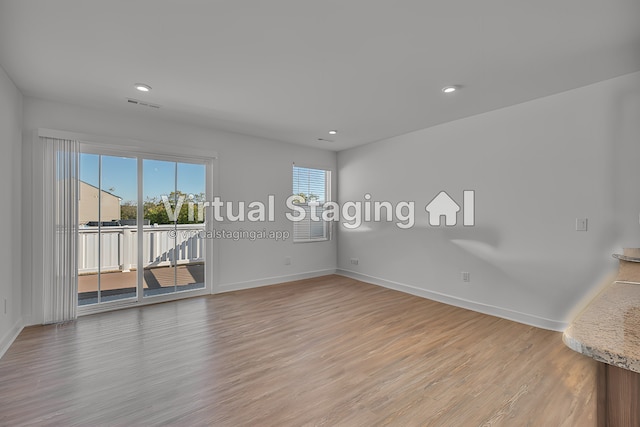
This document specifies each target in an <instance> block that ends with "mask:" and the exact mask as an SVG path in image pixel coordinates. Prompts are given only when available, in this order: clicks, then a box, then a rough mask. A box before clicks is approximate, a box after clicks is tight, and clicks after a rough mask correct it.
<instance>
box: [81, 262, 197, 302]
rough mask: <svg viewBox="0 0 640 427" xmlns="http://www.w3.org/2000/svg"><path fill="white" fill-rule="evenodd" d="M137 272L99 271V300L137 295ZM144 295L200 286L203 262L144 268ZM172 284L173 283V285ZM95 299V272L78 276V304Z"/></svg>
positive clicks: (96, 288)
mask: <svg viewBox="0 0 640 427" xmlns="http://www.w3.org/2000/svg"><path fill="white" fill-rule="evenodd" d="M137 276H138V272H137V271H135V270H132V271H129V272H126V273H125V272H120V271H116V272H111V273H101V274H100V291H101V292H100V293H101V301H102V302H106V301H113V300H119V299H124V298H133V297H135V296H136V283H137ZM143 277H144V279H143V280H144V283H143V287H144V295H145V296H151V295H159V294H165V293H170V292H175V291H186V290H191V289H201V288H203V287H204V264H203V263H197V264H185V265H179V266H177V267H176V268H174V267H154V268H145V269H144V275H143ZM174 285H175V286H174ZM97 302H98V275H97V274H85V275H81V276H79V277H78V304H79V305H88V304H95V303H97Z"/></svg>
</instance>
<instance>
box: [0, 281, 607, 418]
mask: <svg viewBox="0 0 640 427" xmlns="http://www.w3.org/2000/svg"><path fill="white" fill-rule="evenodd" d="M595 375H596V363H595V361H593V360H591V359H589V358H586V357H584V356H581V355H579V354H577V353H575V352H573V351H571V350H569V349H568V348H566V347H565V346H564V345H563V343H562V340H561V334H560V333H558V332H550V331H546V330H541V329H537V328H533V327H529V326H525V325H522V324H518V323H514V322H510V321H508V320H503V319H498V318H495V317H491V316H487V315H483V314H478V313H475V312H471V311H467V310H463V309H459V308H455V307H451V306H447V305H444V304H440V303H436V302H433V301H429V300H426V299H422V298H419V297H415V296H411V295H407V294H403V293H400V292H396V291H392V290H388V289H384V288H380V287H377V286H373V285H369V284H365V283H362V282H358V281H355V280H352V279H348V278H345V277H341V276H326V277H322V278H317V279H311V280H305V281H299V282H293V283H289V284H283V285H276V286H269V287H264V288H258V289H252V290H246V291H239V292H233V293H227V294H220V295H214V296H209V297H201V298H193V299H188V300H182V301H178V302H170V303H164V304H158V305H153V306H146V307H142V308H135V309H127V310H121V311H117V312H112V313H103V314H98V315H92V316H86V317H82V318H80V319H79V320H77V321H75V322H70V323H67V324H64V325H58V326H53V325H52V326H37V327H29V328H26V329H25V330H24V331H23V332H22V333H21V334H20V336H19V337H18V339H17V340H16V342H15V343H14V344H13V345H12V346H11V348H10V349H9V350H8V352H7V353H6V354H5V356H4V357H3V358H2V359H0V425H3V426H23V425H34V426H48V425H50V426H100V425H114V426H136V425H143V426H151V425H178V426H198V425H211V426H234V427H236V426H260V427H263V426H314V425H322V426H378V425H380V426H384V425H394V426H396V425H397V426H456V427H460V426H567V427H568V426H571V427H573V426H578V427H588V426H594V425H595V424H596V421H595V420H596V403H597V402H596V400H597V399H596V394H595V390H596V377H595Z"/></svg>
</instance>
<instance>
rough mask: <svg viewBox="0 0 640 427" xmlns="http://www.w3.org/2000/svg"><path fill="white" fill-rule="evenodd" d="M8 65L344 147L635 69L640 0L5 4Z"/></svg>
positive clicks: (76, 99) (175, 113)
mask: <svg viewBox="0 0 640 427" xmlns="http://www.w3.org/2000/svg"><path fill="white" fill-rule="evenodd" d="M0 65H1V66H2V67H3V68H4V69H5V71H6V72H7V73H8V74H9V76H10V77H11V78H12V79H13V81H14V82H15V84H16V85H17V86H18V87H19V88H20V90H21V91H22V92H23V93H24V94H25V95H29V96H35V97H40V98H46V99H54V100H60V101H66V102H71V103H75V104H80V105H86V106H96V107H101V108H109V109H119V110H121V111H127V112H130V113H131V114H138V113H139V114H145V115H157V116H159V117H162V118H174V119H178V120H181V121H187V122H190V123H196V124H202V125H206V126H210V127H214V128H218V129H224V130H230V131H235V132H241V133H245V134H250V135H257V136H261V137H266V138H272V139H277V140H283V141H288V142H292V143H298V144H304V145H311V146H316V147H322V148H327V149H331V150H342V149H345V148H349V147H353V146H356V145H360V144H365V143H368V142H372V141H376V140H380V139H383V138H387V137H391V136H395V135H399V134H403V133H406V132H410V131H413V130H417V129H421V128H425V127H429V126H433V125H435V124H438V123H443V122H447V121H451V120H455V119H459V118H462V117H466V116H470V115H473V114H478V113H482V112H485V111H490V110H494V109H496V108H500V107H504V106H508V105H513V104H517V103H520V102H524V101H527V100H531V99H534V98H539V97H542V96H546V95H550V94H553V93H557V92H561V91H565V90H568V89H572V88H576V87H580V86H584V85H587V84H590V83H595V82H597V81H601V80H605V79H608V78H612V77H616V76H619V75H623V74H627V73H630V72H634V71H638V70H640V0H535V1H534V0H527V1H524V0H485V1H478V0H448V1H446V0H443V1H437V0H430V1H429V0H394V1H391V0H386V1H382V0H317V1H307V0H269V1H267V0H224V1H223V0H213V1H212V0H102V1H97V0H0ZM137 82H142V83H147V84H149V85H151V86H152V87H153V90H152V92H150V93H148V94H142V93H140V92H138V91H136V90H135V89H134V87H133V85H134V83H137ZM449 84H457V85H461V86H463V89H462V90H461V91H459V92H458V93H456V94H455V95H453V96H451V95H444V94H443V93H442V92H441V91H440V89H441V88H442V87H443V86H445V85H449ZM128 97H130V98H137V99H142V100H144V101H147V102H151V103H155V104H159V105H161V106H162V108H161V109H159V110H154V109H149V108H144V107H140V106H133V105H131V104H128V103H127V102H126V98H128ZM143 110H144V111H143ZM330 129H338V131H339V134H338V135H336V136H331V135H329V134H328V131H329V130H330ZM318 138H326V139H333V140H335V141H334V142H323V141H318Z"/></svg>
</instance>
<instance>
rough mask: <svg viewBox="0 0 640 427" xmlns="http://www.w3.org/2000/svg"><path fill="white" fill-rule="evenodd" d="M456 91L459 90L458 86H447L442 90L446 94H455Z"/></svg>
mask: <svg viewBox="0 0 640 427" xmlns="http://www.w3.org/2000/svg"><path fill="white" fill-rule="evenodd" d="M456 90H458V86H445V87H443V88H442V91H443V92H444V93H453V92H455V91H456Z"/></svg>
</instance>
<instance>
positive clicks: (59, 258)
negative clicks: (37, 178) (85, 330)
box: [40, 138, 79, 323]
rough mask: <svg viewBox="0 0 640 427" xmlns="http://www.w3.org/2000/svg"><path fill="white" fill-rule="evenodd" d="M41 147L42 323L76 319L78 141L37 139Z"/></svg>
mask: <svg viewBox="0 0 640 427" xmlns="http://www.w3.org/2000/svg"><path fill="white" fill-rule="evenodd" d="M40 139H41V142H42V143H43V144H44V147H43V148H44V157H43V159H44V164H43V189H44V191H43V200H42V202H43V204H42V207H43V217H44V224H43V230H44V236H43V237H44V245H43V254H42V255H43V258H42V259H43V268H44V294H43V308H44V323H59V322H65V321H68V320H73V319H75V318H76V317H77V310H76V309H77V305H78V267H77V261H78V256H77V227H78V156H79V154H78V151H79V142H78V141H73V140H67V139H55V138H40Z"/></svg>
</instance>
